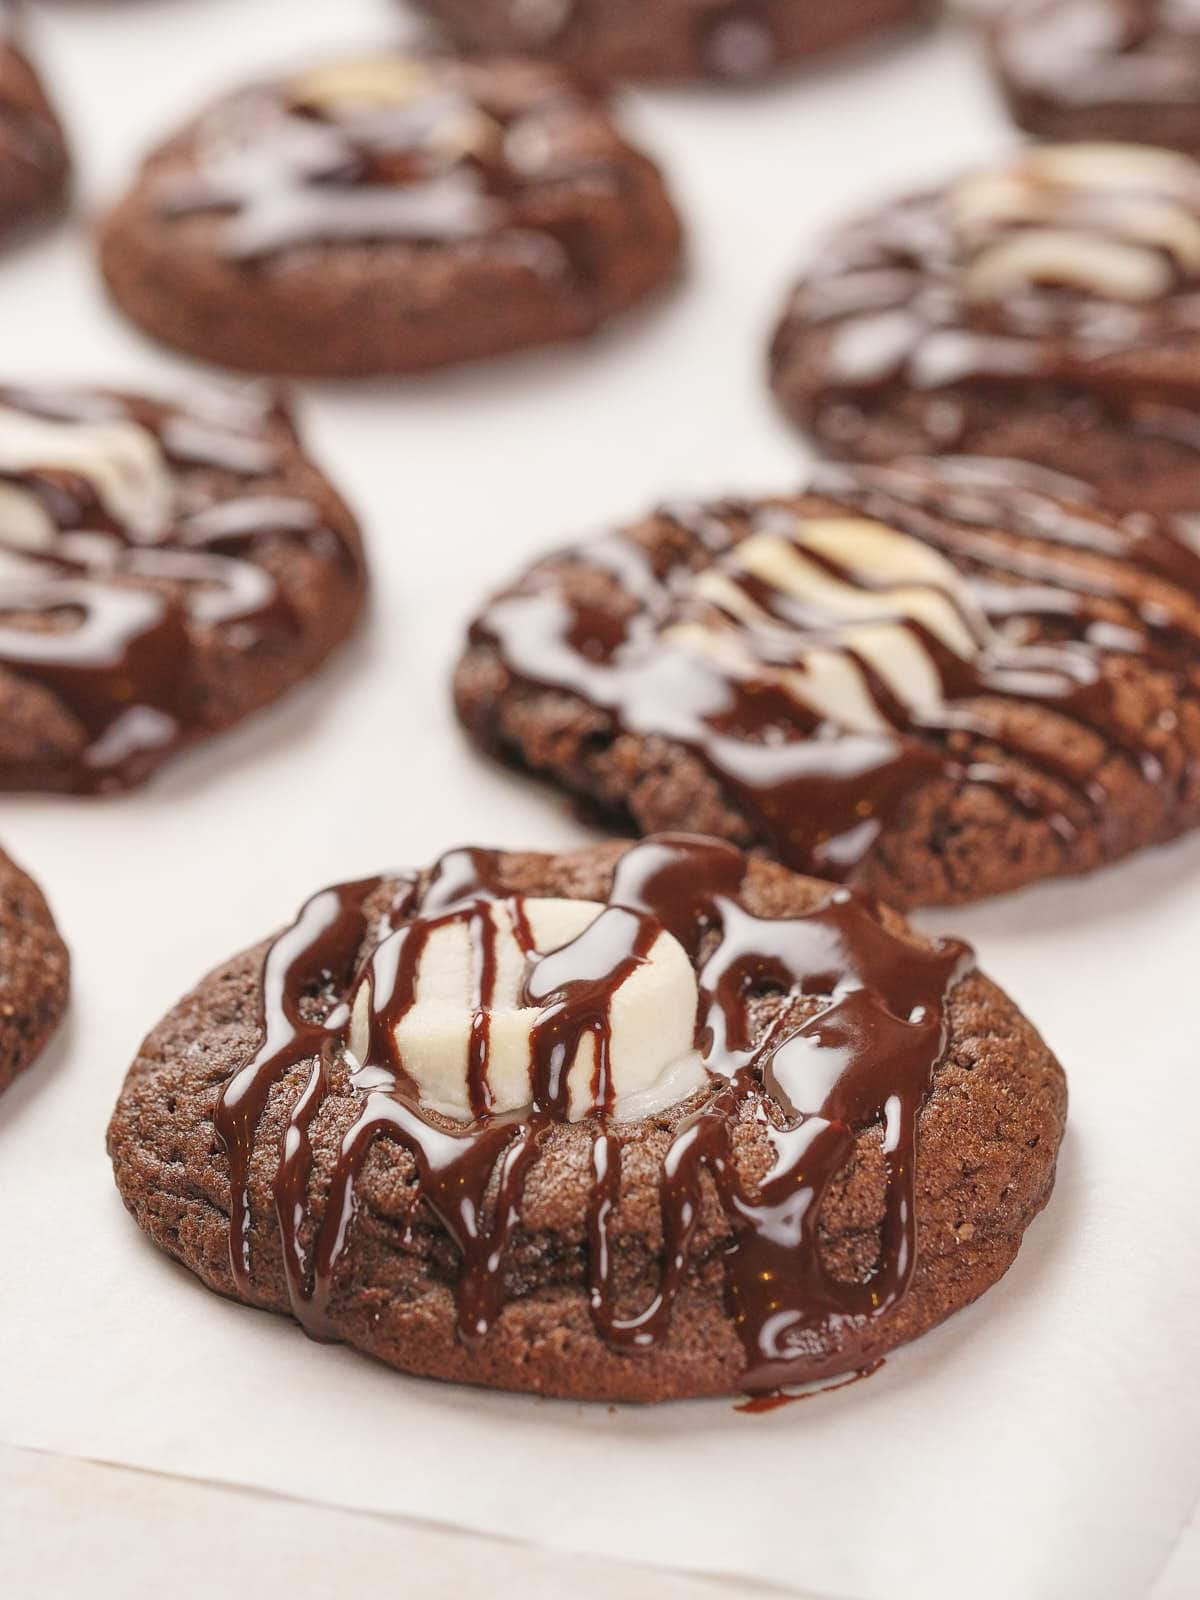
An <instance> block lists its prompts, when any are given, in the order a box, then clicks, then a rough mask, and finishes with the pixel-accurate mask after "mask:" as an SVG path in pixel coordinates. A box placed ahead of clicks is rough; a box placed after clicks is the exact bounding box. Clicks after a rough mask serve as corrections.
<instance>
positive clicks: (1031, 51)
mask: <svg viewBox="0 0 1200 1600" xmlns="http://www.w3.org/2000/svg"><path fill="white" fill-rule="evenodd" d="M982 27H983V31H984V38H985V41H986V43H987V47H988V51H989V54H990V57H991V61H992V65H993V67H994V68H995V71H996V74H997V76H998V78H999V81H1000V85H1001V88H1002V89H1003V90H1004V93H1005V95H1006V96H1007V99H1008V103H1009V107H1010V109H1011V111H1012V114H1013V118H1014V120H1015V121H1016V122H1017V123H1018V124H1019V125H1020V126H1021V127H1022V128H1027V129H1028V130H1029V131H1030V132H1031V133H1036V134H1040V135H1041V136H1042V137H1043V138H1047V139H1119V140H1124V139H1129V140H1134V141H1136V142H1138V143H1145V144H1157V145H1170V146H1172V147H1173V148H1175V149H1178V150H1185V151H1187V152H1188V153H1189V154H1191V155H1200V10H1197V9H1196V7H1195V6H1193V5H1189V4H1188V0H1120V3H1119V4H1114V3H1113V0H1001V3H1000V5H999V6H998V7H997V8H995V9H993V10H991V11H989V12H988V13H987V14H985V16H984V18H983V19H982Z"/></svg>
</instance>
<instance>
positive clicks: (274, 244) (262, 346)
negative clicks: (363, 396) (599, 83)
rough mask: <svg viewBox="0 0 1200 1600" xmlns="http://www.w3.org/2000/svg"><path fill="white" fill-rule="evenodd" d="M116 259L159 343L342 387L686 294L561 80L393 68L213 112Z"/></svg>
mask: <svg viewBox="0 0 1200 1600" xmlns="http://www.w3.org/2000/svg"><path fill="white" fill-rule="evenodd" d="M100 252H101V264H102V266H103V270H104V275H105V278H106V279H107V281H108V285H109V288H110V290H111V291H112V294H113V296H114V297H115V299H116V300H117V302H118V303H119V304H120V305H121V307H122V308H123V309H124V310H125V311H126V312H127V313H128V314H129V315H130V316H131V317H132V318H133V319H134V320H135V321H136V322H138V323H140V324H141V325H142V326H143V327H144V328H145V329H147V331H149V332H150V333H152V334H154V335H155V336H156V337H158V338H160V339H164V340H166V341H167V342H168V343H170V344H174V345H178V346H179V347H180V348H181V349H184V350H187V351H189V352H190V353H191V354H193V355H197V356H201V357H203V358H205V359H207V360H210V361H213V362H217V363H220V364H223V365H226V366H230V367H237V368H244V369H250V370H255V371H263V372H273V373H311V374H329V375H339V376H346V375H354V374H367V373H391V372H411V371H418V370H422V369H425V368H430V367H438V366H442V365H445V364H447V363H452V362H458V361H465V360H470V359H473V358H476V357H481V356H489V355H495V354H498V353H500V352H504V351H510V350H515V349H519V348H521V347H523V346H528V345H538V344H545V343H550V342H553V341H555V340H560V339H568V338H574V337H576V336H579V335H583V334H588V333H591V332H592V331H594V330H595V329H596V328H597V327H598V326H599V325H600V324H601V323H602V322H604V321H605V320H606V319H607V318H608V317H610V316H612V315H613V314H614V313H616V312H619V311H623V310H625V309H626V308H628V307H629V306H631V305H633V304H634V303H635V302H637V301H639V300H641V299H642V298H643V297H644V296H646V295H647V294H648V293H649V292H650V291H651V290H652V289H654V288H656V287H657V286H658V285H660V284H662V283H663V282H664V281H666V280H667V279H669V278H671V277H672V276H673V275H674V273H675V271H676V268H677V266H678V260H679V252H680V229H679V223H678V220H677V218H676V216H675V213H674V211H673V209H672V206H671V203H670V200H669V199H668V196H667V194H666V191H665V189H664V187H663V182H662V179H661V178H660V176H659V174H658V172H657V170H656V169H655V167H654V166H653V164H652V163H651V162H650V161H649V160H648V159H647V158H646V157H645V156H644V155H642V154H641V153H640V152H638V151H637V150H635V149H634V148H633V147H632V146H631V145H630V144H628V143H627V142H626V141H625V140H624V139H623V138H622V136H621V134H620V133H619V132H618V130H617V128H616V127H615V125H614V124H613V122H612V121H611V119H610V117H609V114H608V110H607V108H606V105H605V104H604V102H603V101H602V100H601V99H600V98H598V97H597V96H596V95H595V94H594V93H593V92H592V91H590V90H588V89H586V88H584V87H583V86H582V84H580V83H578V82H577V81H576V80H574V79H572V78H570V77H568V76H566V75H565V74H564V73H563V72H561V71H560V70H559V69H557V68H555V67H550V66H543V65H539V64H536V63H522V62H514V61H494V62H472V63H463V62H458V61H454V60H441V59H436V58H426V57H411V56H401V55H393V56H381V57H376V58H371V59H367V60H354V61H346V62H341V63H334V64H331V65H327V66H321V67H316V68H313V69H312V70H310V71H308V72H301V73H298V74H297V75H296V76H295V77H292V78H289V79H285V80H282V81H280V82H277V83H269V84H261V85H258V86H256V87H253V88H250V89H247V90H244V91H243V92H241V93H238V94H234V95H231V96H230V97H229V98H228V99H225V100H222V101H220V102H218V103H217V104H216V105H214V106H213V107H211V108H210V109H209V110H207V111H206V112H204V113H203V114H202V115H201V116H199V117H198V118H197V119H196V120H195V121H194V122H193V123H191V124H189V126H188V127H186V128H185V129H184V130H183V131H182V132H181V133H179V134H177V135H176V136H175V137H174V138H172V139H170V140H168V141H167V143H166V144H164V145H162V146H161V147H160V148H159V149H158V150H156V151H155V152H154V153H153V154H152V155H151V156H150V157H149V159H148V160H147V161H146V163H145V165H144V166H143V168H142V170H141V172H140V174H139V175H138V177H137V180H136V182H135V184H134V186H133V188H132V189H131V190H130V192H129V194H128V195H127V196H126V197H125V199H124V200H122V201H121V203H120V204H119V205H118V206H117V207H116V208H115V210H114V211H113V212H112V213H111V214H110V215H109V216H108V218H107V220H106V221H105V223H104V225H103V229H102V232H101V240H100Z"/></svg>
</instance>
